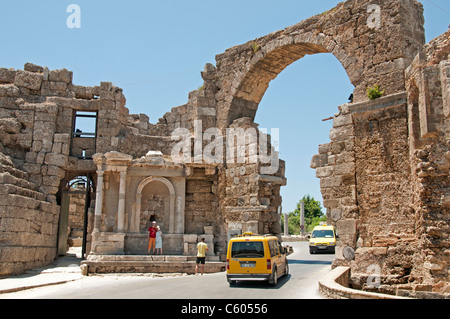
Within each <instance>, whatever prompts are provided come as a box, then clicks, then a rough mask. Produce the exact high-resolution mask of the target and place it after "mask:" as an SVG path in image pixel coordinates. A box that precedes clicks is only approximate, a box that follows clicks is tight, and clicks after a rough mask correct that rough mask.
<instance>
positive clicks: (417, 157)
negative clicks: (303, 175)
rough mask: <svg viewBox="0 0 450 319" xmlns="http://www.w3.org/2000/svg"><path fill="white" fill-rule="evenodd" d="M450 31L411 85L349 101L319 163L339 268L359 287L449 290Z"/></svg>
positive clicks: (417, 293) (424, 55)
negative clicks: (373, 284) (373, 97)
mask: <svg viewBox="0 0 450 319" xmlns="http://www.w3.org/2000/svg"><path fill="white" fill-rule="evenodd" d="M448 39H449V33H448V32H447V33H445V34H443V35H442V36H441V37H438V38H436V39H434V40H433V41H431V42H430V43H429V44H427V45H426V46H425V47H424V49H423V51H421V52H419V54H418V55H417V57H416V58H415V59H414V62H413V63H412V65H411V66H410V67H409V68H408V69H407V70H406V73H405V78H406V79H407V81H406V92H404V93H398V94H393V95H389V96H386V97H382V98H379V99H377V100H374V101H367V102H359V103H351V104H345V105H343V106H340V107H339V109H340V112H339V113H338V114H336V116H335V117H334V120H333V129H332V130H331V132H330V139H331V142H330V143H329V144H325V145H321V146H319V154H317V155H315V156H314V157H313V159H312V161H311V167H312V168H315V169H316V173H317V177H319V178H320V179H321V191H322V194H323V198H324V206H325V207H326V208H327V213H328V219H329V221H330V222H332V223H334V224H335V225H336V227H337V232H338V235H339V243H338V249H337V251H336V259H335V261H334V263H333V266H338V265H350V267H351V274H352V278H351V280H352V286H353V287H356V288H362V289H365V290H376V291H381V292H385V293H391V294H396V293H397V294H401V295H409V296H413V297H421V298H432V297H436V296H442V294H443V293H448V289H449V288H448V282H449V278H448V269H449V268H448V266H449V258H448V254H446V252H447V251H448V234H449V213H450V209H449V207H450V205H449V202H448V200H447V199H448V198H449V176H450V175H449V168H450V158H449V150H448V146H449V137H448V136H449V135H448V127H447V126H448V125H447V124H448V118H449V112H448V105H449V104H448V87H449V86H448V83H449V74H450V73H449V68H448V65H449V63H448V55H449V53H450V52H449V50H450V45H449V40H448ZM339 163H341V164H342V163H348V164H344V166H343V167H344V168H345V169H344V170H341V168H342V167H339V166H338V164H339ZM349 187H350V189H349ZM349 203H350V204H354V205H355V206H353V205H350V206H348V204H349ZM374 275H375V276H378V277H377V278H380V283H379V285H378V286H377V287H376V288H373V287H372V288H370V287H369V286H370V285H369V284H370V283H371V282H370V280H373V278H374ZM370 278H372V279H370Z"/></svg>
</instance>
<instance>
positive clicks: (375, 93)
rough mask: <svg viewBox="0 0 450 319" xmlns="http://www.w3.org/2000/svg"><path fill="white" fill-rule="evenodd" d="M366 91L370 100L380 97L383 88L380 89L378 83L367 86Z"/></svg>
mask: <svg viewBox="0 0 450 319" xmlns="http://www.w3.org/2000/svg"><path fill="white" fill-rule="evenodd" d="M366 92H367V97H368V98H369V99H371V100H375V99H378V98H379V97H382V96H383V95H384V90H381V89H380V86H379V85H375V86H374V87H369V88H367V89H366Z"/></svg>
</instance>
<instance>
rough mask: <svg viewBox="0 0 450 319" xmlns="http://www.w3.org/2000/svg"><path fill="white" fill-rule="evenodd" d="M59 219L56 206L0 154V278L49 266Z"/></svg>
mask: <svg viewBox="0 0 450 319" xmlns="http://www.w3.org/2000/svg"><path fill="white" fill-rule="evenodd" d="M58 219H59V206H57V205H56V204H52V203H49V202H47V201H46V196H45V194H42V193H40V192H39V191H38V187H37V185H35V184H34V183H33V182H30V181H29V175H28V174H27V173H25V172H23V171H21V170H18V169H16V168H15V167H14V165H13V163H12V161H11V160H10V159H9V158H8V157H6V156H4V155H3V154H2V153H0V261H1V267H0V276H6V275H10V274H15V273H21V272H23V271H25V270H27V269H30V268H35V267H41V266H44V265H47V264H49V263H51V262H52V261H53V260H54V258H55V255H56V235H57V231H58Z"/></svg>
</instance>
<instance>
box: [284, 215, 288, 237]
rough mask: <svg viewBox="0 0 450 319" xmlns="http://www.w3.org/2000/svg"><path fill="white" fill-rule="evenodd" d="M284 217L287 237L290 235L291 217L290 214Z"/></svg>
mask: <svg viewBox="0 0 450 319" xmlns="http://www.w3.org/2000/svg"><path fill="white" fill-rule="evenodd" d="M283 215H284V234H285V235H286V236H288V235H289V215H288V214H283Z"/></svg>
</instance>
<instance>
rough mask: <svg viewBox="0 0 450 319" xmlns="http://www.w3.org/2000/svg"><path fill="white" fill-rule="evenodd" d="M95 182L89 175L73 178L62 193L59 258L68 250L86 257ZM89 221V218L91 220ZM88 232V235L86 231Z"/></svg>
mask: <svg viewBox="0 0 450 319" xmlns="http://www.w3.org/2000/svg"><path fill="white" fill-rule="evenodd" d="M95 189H96V186H95V182H94V178H93V176H92V174H89V173H86V174H80V175H78V174H72V177H68V179H65V180H64V182H63V186H62V189H61V192H60V194H61V214H60V218H59V227H58V255H66V253H67V252H68V251H69V249H70V248H75V249H73V250H74V251H76V253H77V254H80V255H81V258H82V259H84V258H85V257H86V253H87V251H89V249H88V246H89V245H90V234H91V232H92V227H93V222H92V221H91V222H89V219H90V217H93V213H94V211H93V208H94V206H93V205H92V203H93V202H92V200H94V199H95ZM91 219H92V218H91ZM89 228H91V231H89Z"/></svg>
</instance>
